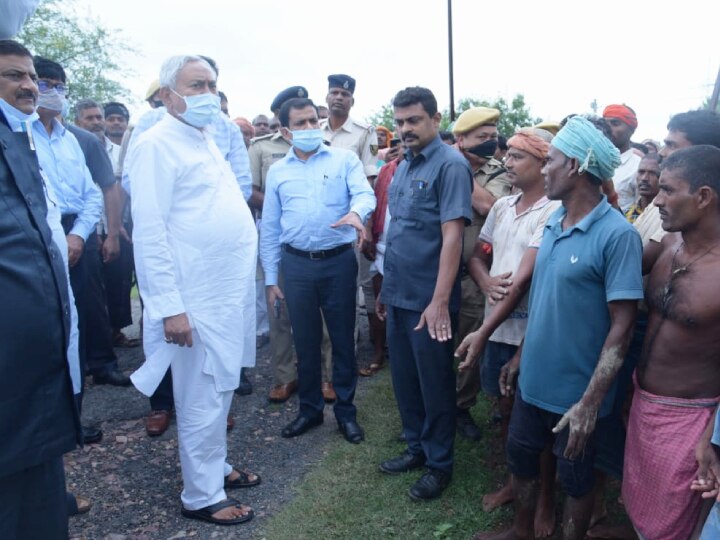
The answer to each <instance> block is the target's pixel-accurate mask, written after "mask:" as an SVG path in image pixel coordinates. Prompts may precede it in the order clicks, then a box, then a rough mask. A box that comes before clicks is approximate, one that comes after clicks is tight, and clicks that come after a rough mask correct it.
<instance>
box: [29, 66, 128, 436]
mask: <svg viewBox="0 0 720 540" xmlns="http://www.w3.org/2000/svg"><path fill="white" fill-rule="evenodd" d="M34 65H35V70H36V71H37V73H38V88H39V89H40V94H39V96H38V100H37V113H38V116H39V117H40V118H39V119H38V120H36V121H35V122H33V124H32V128H31V135H32V140H33V144H34V145H35V148H36V150H37V157H38V162H39V164H40V169H41V172H42V174H43V176H44V178H45V180H46V182H48V183H49V184H50V186H51V187H52V189H51V195H50V196H51V197H55V199H56V200H54V201H53V202H54V203H55V204H57V206H58V209H59V210H60V214H61V215H62V217H61V223H62V226H63V230H64V231H65V234H66V235H67V244H68V265H69V267H70V285H71V287H72V290H73V294H74V296H75V305H76V306H77V312H78V332H79V344H78V349H79V351H80V374H81V378H83V374H84V373H85V369H86V365H87V356H88V355H87V330H88V329H87V320H88V314H87V298H86V295H87V290H88V289H87V284H88V282H89V278H90V276H89V272H90V269H91V266H90V263H91V261H90V257H92V256H97V249H96V246H97V234H96V231H95V227H96V225H97V223H98V221H99V220H100V216H101V214H102V209H103V198H102V192H101V191H100V189H99V188H98V186H97V185H96V184H95V182H94V181H93V178H92V175H91V174H90V170H89V169H88V167H87V165H86V162H85V154H84V153H83V151H82V148H81V147H80V144H79V143H78V141H77V139H76V138H75V136H74V135H73V134H72V133H70V132H69V131H68V130H67V129H66V128H65V126H63V124H62V123H61V122H60V119H59V116H60V115H61V113H62V111H63V109H64V108H65V107H66V106H67V101H66V99H65V82H66V77H65V71H64V70H63V68H62V66H60V64H58V63H56V62H53V61H51V60H47V59H44V58H40V57H35V59H34ZM86 245H87V246H88V249H87V250H86V249H85V246H86ZM108 369H109V370H112V371H113V372H115V373H117V365H112V363H111V364H110V366H109V368H108ZM117 374H118V375H120V374H119V373H117ZM81 389H82V384H81ZM77 404H78V409H80V408H81V405H82V391H81V393H80V394H79V395H78V397H77ZM101 437H102V432H101V431H100V430H99V429H97V428H83V438H84V441H85V443H86V444H89V443H91V442H99V441H100V438H101Z"/></svg>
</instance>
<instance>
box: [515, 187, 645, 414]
mask: <svg viewBox="0 0 720 540" xmlns="http://www.w3.org/2000/svg"><path fill="white" fill-rule="evenodd" d="M565 215H566V210H565V208H564V207H562V206H561V207H560V208H558V209H557V210H556V211H555V213H553V215H551V216H550V218H549V219H548V221H547V224H546V225H545V231H544V234H543V239H542V243H541V244H540V248H539V251H538V255H537V259H536V262H535V270H534V273H533V280H532V286H531V288H530V304H529V319H528V327H527V332H526V334H525V343H524V345H523V352H522V364H521V369H520V390H521V392H522V397H523V399H524V400H525V401H526V402H527V403H530V404H532V405H535V406H537V407H540V408H541V409H545V410H548V411H551V412H554V413H558V414H564V413H565V412H567V410H568V409H569V408H570V407H572V406H573V405H574V404H575V403H577V402H578V401H579V400H580V398H581V397H582V395H583V393H584V392H585V390H586V389H587V386H588V383H589V382H590V379H591V377H592V375H593V372H594V371H595V367H596V366H597V363H598V360H599V359H600V351H601V350H602V347H603V344H604V342H605V339H606V338H607V335H608V331H609V330H610V311H609V309H608V302H613V301H616V300H639V299H641V298H642V297H643V281H642V243H641V241H640V236H639V235H638V233H637V232H636V231H635V229H634V228H633V227H632V225H630V224H629V223H628V222H627V220H626V219H625V218H624V217H623V215H622V214H621V213H620V212H618V211H617V210H614V209H613V208H612V207H611V206H610V205H609V204H608V202H607V199H606V198H605V197H604V196H603V198H602V200H601V201H600V202H599V203H598V205H597V206H596V207H595V208H594V209H593V210H592V211H591V212H590V213H589V214H588V215H586V216H585V217H584V218H583V219H582V220H580V222H578V223H577V224H575V225H574V226H572V227H570V228H569V229H567V230H565V231H563V230H562V221H563V218H564V217H565ZM614 397H615V385H614V384H613V386H612V387H611V389H610V390H609V391H608V393H607V395H606V396H605V399H604V401H603V403H602V405H601V407H600V411H599V416H601V417H602V416H606V415H607V414H609V413H610V411H611V410H612V405H613V400H614Z"/></svg>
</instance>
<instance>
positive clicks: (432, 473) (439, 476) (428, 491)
mask: <svg viewBox="0 0 720 540" xmlns="http://www.w3.org/2000/svg"><path fill="white" fill-rule="evenodd" d="M449 483H450V475H449V474H447V473H445V472H442V471H439V470H437V469H428V470H427V472H426V473H425V474H423V475H422V476H421V477H420V480H418V481H417V482H415V483H414V484H413V486H412V487H411V488H410V491H408V495H410V498H411V499H412V500H414V501H429V500H431V499H437V498H438V497H439V496H440V495H442V492H443V491H445V488H446V487H448V484H449Z"/></svg>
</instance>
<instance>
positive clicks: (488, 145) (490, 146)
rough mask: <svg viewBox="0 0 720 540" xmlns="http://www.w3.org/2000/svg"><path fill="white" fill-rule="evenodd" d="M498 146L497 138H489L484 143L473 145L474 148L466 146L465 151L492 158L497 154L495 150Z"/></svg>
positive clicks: (480, 156) (484, 157) (483, 157)
mask: <svg viewBox="0 0 720 540" xmlns="http://www.w3.org/2000/svg"><path fill="white" fill-rule="evenodd" d="M497 146H498V142H497V139H488V140H487V141H485V142H484V143H481V144H478V145H477V146H473V147H472V148H465V151H466V152H469V153H471V154H473V155H474V156H477V157H479V158H482V159H490V158H491V157H493V156H494V155H495V150H497Z"/></svg>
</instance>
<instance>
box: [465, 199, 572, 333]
mask: <svg viewBox="0 0 720 540" xmlns="http://www.w3.org/2000/svg"><path fill="white" fill-rule="evenodd" d="M521 196H522V194H518V195H509V196H508V197H503V198H502V199H498V200H497V202H496V203H495V204H494V205H493V207H492V208H491V209H490V213H489V214H488V216H487V219H486V220H485V224H484V225H483V228H482V230H481V231H480V236H479V238H480V239H481V240H483V241H484V242H487V243H489V244H492V247H493V252H492V253H493V262H492V267H491V268H490V275H491V276H497V275H500V274H504V273H505V272H512V273H513V274H515V273H517V270H518V268H519V267H520V261H521V260H522V258H523V255H525V252H526V251H527V250H528V248H539V247H540V242H541V241H542V237H543V232H544V230H545V223H546V222H547V220H548V218H549V217H550V215H552V213H553V212H555V210H557V209H558V207H559V206H560V204H561V203H560V201H550V200H549V199H548V198H547V197H542V198H540V199H539V200H538V201H536V202H535V204H534V205H532V206H531V207H530V208H528V209H527V210H525V211H524V212H523V213H522V214H518V213H517V203H518V201H519V200H520V197H521ZM493 308H494V306H491V305H490V303H489V302H485V317H486V318H487V317H488V315H490V313H491V312H492V310H493ZM527 322H528V294H526V295H525V296H524V297H523V299H522V300H521V301H520V304H518V306H517V307H516V308H515V310H514V311H513V312H512V313H511V314H510V316H509V317H508V318H507V319H506V320H505V321H504V322H503V323H502V324H501V325H500V326H499V327H498V329H497V330H495V332H493V334H492V336H490V341H497V342H500V343H508V344H510V345H520V342H521V341H522V340H523V337H524V336H525V329H526V328H527Z"/></svg>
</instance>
